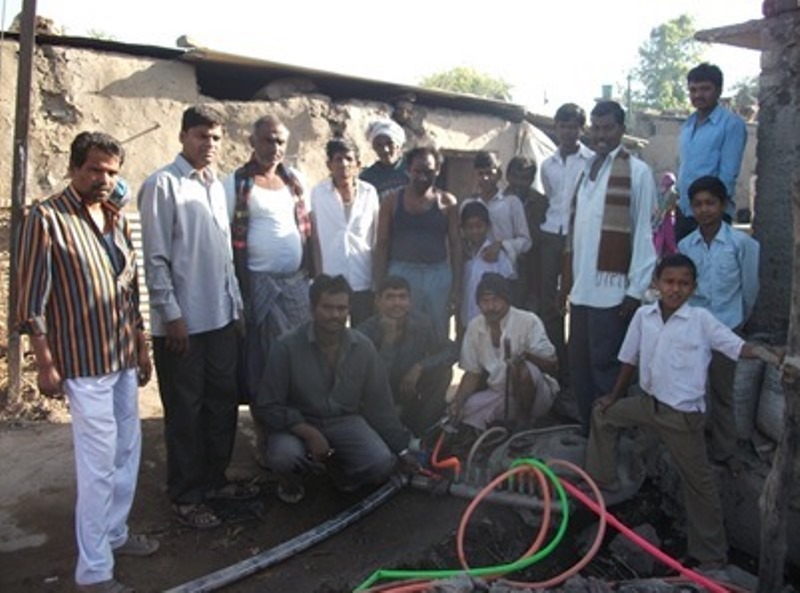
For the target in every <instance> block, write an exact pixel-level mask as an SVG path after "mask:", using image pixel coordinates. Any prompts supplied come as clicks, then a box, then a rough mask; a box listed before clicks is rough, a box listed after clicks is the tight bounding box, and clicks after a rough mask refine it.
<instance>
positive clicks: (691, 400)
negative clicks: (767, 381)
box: [619, 303, 744, 412]
mask: <svg viewBox="0 0 800 593" xmlns="http://www.w3.org/2000/svg"><path fill="white" fill-rule="evenodd" d="M743 344H744V340H742V338H740V337H739V336H737V335H736V334H735V333H733V331H731V330H730V329H729V328H728V327H726V326H725V325H724V324H723V323H721V322H720V321H717V319H716V318H715V317H714V315H712V314H711V313H710V312H709V311H708V310H706V309H703V308H701V307H692V306H691V305H689V304H688V303H686V304H684V305H683V306H682V307H681V308H680V309H678V310H677V311H675V312H674V313H673V314H672V315H671V316H670V318H669V319H667V322H666V323H664V320H663V318H662V316H661V307H660V306H659V304H658V303H653V304H651V305H644V306H643V307H640V308H639V309H638V310H637V311H636V314H635V315H634V316H633V320H631V325H630V327H629V328H628V333H627V334H626V335H625V340H624V341H623V342H622V347H621V348H620V351H619V359H620V360H621V361H622V362H624V363H627V364H632V365H636V366H638V367H639V383H640V385H641V387H642V389H644V390H645V391H646V392H647V393H649V394H651V395H652V396H653V397H655V398H656V399H657V400H659V401H661V402H663V403H665V404H667V405H668V406H670V407H672V408H675V409H676V410H680V411H682V412H705V409H706V404H705V393H706V379H707V376H708V365H709V363H710V362H711V351H712V350H716V351H718V352H720V353H722V354H724V355H725V356H727V357H728V358H730V359H731V360H738V358H739V354H740V352H741V350H742V345H743Z"/></svg>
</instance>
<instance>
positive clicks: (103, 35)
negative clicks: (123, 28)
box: [86, 29, 117, 41]
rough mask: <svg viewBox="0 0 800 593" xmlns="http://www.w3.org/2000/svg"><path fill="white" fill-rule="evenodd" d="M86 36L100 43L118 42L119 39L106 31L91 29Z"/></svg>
mask: <svg viewBox="0 0 800 593" xmlns="http://www.w3.org/2000/svg"><path fill="white" fill-rule="evenodd" d="M86 36H87V37H90V38H91V39H99V40H100V41H116V40H117V38H116V37H115V36H114V35H112V34H111V33H108V32H107V31H104V30H103V29H89V30H88V31H86Z"/></svg>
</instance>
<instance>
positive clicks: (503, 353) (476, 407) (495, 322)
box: [450, 272, 558, 431]
mask: <svg viewBox="0 0 800 593" xmlns="http://www.w3.org/2000/svg"><path fill="white" fill-rule="evenodd" d="M475 299H476V300H477V301H478V306H479V307H480V309H481V315H480V316H478V317H476V318H475V319H473V320H472V321H471V322H470V323H469V325H468V326H467V331H466V334H465V335H464V342H463V344H462V346H461V362H460V365H461V368H462V369H464V375H463V376H462V377H461V382H460V383H459V385H458V389H457V390H456V393H455V396H454V399H453V402H452V405H451V415H450V417H451V419H453V420H454V421H455V422H457V423H458V422H463V423H464V424H466V425H467V426H471V427H472V428H475V429H477V430H479V431H482V430H484V429H486V428H487V427H488V426H489V425H490V424H491V423H492V422H495V421H502V420H504V419H507V420H509V421H510V422H511V425H512V426H513V427H515V428H524V427H529V426H531V424H533V423H534V422H535V421H536V420H537V419H539V418H541V417H542V416H544V415H545V414H546V413H547V412H548V411H549V410H550V407H551V406H552V404H553V400H554V398H555V396H556V394H557V393H558V382H557V381H556V380H555V379H554V378H553V377H554V376H555V375H556V373H557V371H558V361H557V359H556V351H555V347H554V346H553V344H552V343H551V342H550V340H549V339H548V338H547V333H546V332H545V330H544V324H543V323H542V320H541V319H539V317H538V316H537V315H536V314H535V313H531V312H529V311H523V310H521V309H517V308H516V307H512V306H511V287H510V286H509V282H508V280H507V279H506V278H504V277H503V276H501V275H500V274H497V273H495V272H487V273H486V274H484V275H483V278H482V279H481V281H480V282H479V283H478V288H477V289H476V291H475ZM509 372H510V373H511V376H510V377H509V376H508V375H507V373H509ZM484 374H486V375H488V378H487V380H486V382H487V388H486V389H481V378H482V376H483V375H484ZM509 390H510V392H509ZM507 401H508V408H507V407H506V402H507Z"/></svg>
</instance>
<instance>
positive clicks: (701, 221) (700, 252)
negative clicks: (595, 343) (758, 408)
mask: <svg viewBox="0 0 800 593" xmlns="http://www.w3.org/2000/svg"><path fill="white" fill-rule="evenodd" d="M689 199H690V201H691V205H692V210H693V213H694V217H695V219H696V220H697V223H698V225H699V226H698V228H697V229H696V230H694V231H693V232H691V233H690V234H689V235H688V236H687V237H686V238H684V239H683V240H682V241H681V242H680V243H679V244H678V249H679V250H680V252H681V253H683V254H685V255H688V256H689V257H690V258H691V259H692V261H693V262H694V264H695V266H696V267H697V290H695V292H694V295H693V296H692V298H691V300H690V301H689V303H690V304H691V305H694V306H697V307H703V308H705V309H708V310H709V311H710V312H711V313H712V314H713V315H714V317H716V318H717V320H719V321H721V322H722V323H724V324H725V325H727V326H728V327H729V328H731V329H732V330H734V331H736V330H741V328H742V326H743V325H744V324H745V322H746V321H747V319H748V318H749V317H750V314H751V313H752V312H753V307H754V306H755V302H756V298H757V297H758V289H759V286H758V258H759V245H758V243H757V242H756V241H755V239H753V238H752V237H750V236H749V235H747V234H745V233H743V232H741V231H738V230H736V229H734V228H733V227H731V225H730V224H728V223H727V222H725V221H724V220H723V213H724V212H725V209H726V206H727V189H726V187H725V184H724V183H723V181H722V180H721V179H719V178H718V177H713V176H709V175H707V176H704V177H700V178H699V179H696V180H695V181H694V183H692V184H691V185H690V186H689ZM735 372H736V363H735V362H734V361H730V360H729V359H727V358H725V357H724V356H721V355H720V354H719V353H717V352H714V354H713V356H712V359H711V365H710V367H709V382H708V390H709V393H708V397H709V399H710V400H711V404H712V409H711V457H712V459H713V460H715V461H717V462H719V463H723V464H726V465H727V466H728V468H729V469H730V470H731V471H732V472H733V473H734V474H735V473H737V472H738V470H739V462H738V460H737V459H736V456H735V453H736V439H737V435H736V425H735V422H734V416H733V399H732V390H733V378H734V374H735Z"/></svg>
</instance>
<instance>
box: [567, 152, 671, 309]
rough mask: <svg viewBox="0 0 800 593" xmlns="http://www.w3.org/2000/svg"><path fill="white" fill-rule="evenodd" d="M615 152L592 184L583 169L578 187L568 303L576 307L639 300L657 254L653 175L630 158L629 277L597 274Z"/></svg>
mask: <svg viewBox="0 0 800 593" xmlns="http://www.w3.org/2000/svg"><path fill="white" fill-rule="evenodd" d="M619 149H620V148H619V147H617V148H616V149H615V150H614V151H612V152H611V153H610V154H609V155H608V156H607V157H606V159H605V162H604V163H603V165H602V166H601V167H600V170H599V171H598V173H597V178H596V179H595V180H594V181H592V180H591V179H590V178H589V174H588V169H587V174H586V175H584V176H583V181H582V182H581V184H580V187H579V188H578V197H577V204H576V210H575V227H574V231H575V232H574V234H575V236H574V237H573V239H572V242H573V243H572V249H573V252H572V275H573V284H572V290H571V292H570V299H569V300H570V302H571V303H572V304H574V305H584V306H589V307H597V308H604V309H607V308H610V307H616V306H617V305H619V304H620V303H622V301H623V299H624V298H625V296H626V295H627V296H631V297H633V298H635V299H639V300H641V299H642V297H643V296H644V293H645V291H646V290H647V287H648V286H649V285H650V282H651V280H652V276H653V269H654V268H655V265H656V250H655V247H653V229H652V226H651V224H650V219H651V216H652V213H653V208H655V205H656V203H657V196H658V193H657V190H656V184H655V181H654V180H653V172H652V170H651V169H650V167H649V166H648V165H647V164H646V163H645V162H644V161H642V160H640V159H637V158H636V157H634V156H633V155H631V158H630V164H631V206H630V212H631V224H632V227H633V228H632V229H631V243H632V255H631V263H630V267H629V268H628V274H618V273H613V272H599V271H598V270H597V256H598V251H599V248H600V231H601V229H602V226H603V211H604V210H605V204H606V189H607V188H608V178H609V176H610V173H611V164H612V163H613V160H614V157H615V156H616V155H617V152H618V151H619Z"/></svg>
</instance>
